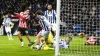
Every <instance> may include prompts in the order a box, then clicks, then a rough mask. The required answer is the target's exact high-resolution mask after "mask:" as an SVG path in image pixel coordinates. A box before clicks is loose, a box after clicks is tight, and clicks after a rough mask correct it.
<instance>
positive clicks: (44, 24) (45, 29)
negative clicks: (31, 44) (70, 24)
mask: <svg viewBox="0 0 100 56" xmlns="http://www.w3.org/2000/svg"><path fill="white" fill-rule="evenodd" d="M36 14H37V16H36V19H38V23H39V24H40V26H41V28H42V30H41V31H40V32H39V33H38V34H37V36H36V43H37V49H39V48H40V46H41V45H40V37H41V36H43V37H44V38H45V42H47V38H48V35H49V32H50V28H49V26H52V25H51V24H50V23H49V22H48V20H47V19H46V17H45V16H44V15H43V12H42V11H41V10H39V11H37V12H36Z"/></svg>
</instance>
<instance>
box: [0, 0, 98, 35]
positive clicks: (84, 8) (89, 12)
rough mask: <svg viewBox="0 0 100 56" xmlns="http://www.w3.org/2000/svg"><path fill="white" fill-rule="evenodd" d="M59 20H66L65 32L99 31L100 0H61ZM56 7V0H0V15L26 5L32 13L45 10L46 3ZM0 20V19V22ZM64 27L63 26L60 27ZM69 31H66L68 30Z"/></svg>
mask: <svg viewBox="0 0 100 56" xmlns="http://www.w3.org/2000/svg"><path fill="white" fill-rule="evenodd" d="M61 3H62V4H61V21H62V22H66V26H67V28H66V30H62V32H63V33H62V34H65V32H64V31H66V32H71V33H78V32H85V33H87V34H98V33H100V9H99V8H100V6H99V5H100V1H99V0H62V2H61ZM48 4H52V5H53V8H54V9H55V8H56V0H0V17H1V18H2V14H3V13H4V12H5V11H9V12H10V13H14V12H17V13H19V12H21V11H24V9H25V8H26V7H29V8H30V9H31V13H34V12H35V11H37V10H38V9H41V10H43V11H44V10H46V9H47V5H48ZM1 22H2V20H1V19H0V24H1ZM77 26H78V27H77ZM61 28H63V29H65V27H61ZM67 29H68V30H69V29H70V30H69V31H68V30H67Z"/></svg>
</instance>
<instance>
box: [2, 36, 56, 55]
mask: <svg viewBox="0 0 100 56" xmlns="http://www.w3.org/2000/svg"><path fill="white" fill-rule="evenodd" d="M13 39H14V40H10V41H9V40H8V39H7V37H6V36H0V56H54V51H53V50H49V51H47V50H46V51H43V50H41V51H36V50H32V49H31V48H30V47H28V41H27V39H26V37H25V36H24V37H23V39H24V42H25V46H24V47H21V44H20V41H19V39H18V37H17V36H13ZM31 39H32V40H34V39H35V37H33V36H31Z"/></svg>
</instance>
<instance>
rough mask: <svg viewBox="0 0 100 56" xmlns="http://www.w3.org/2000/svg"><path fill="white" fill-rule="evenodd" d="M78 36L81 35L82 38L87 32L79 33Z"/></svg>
mask: <svg viewBox="0 0 100 56" xmlns="http://www.w3.org/2000/svg"><path fill="white" fill-rule="evenodd" d="M78 36H79V37H80V38H84V37H86V36H85V33H83V32H81V33H79V34H78Z"/></svg>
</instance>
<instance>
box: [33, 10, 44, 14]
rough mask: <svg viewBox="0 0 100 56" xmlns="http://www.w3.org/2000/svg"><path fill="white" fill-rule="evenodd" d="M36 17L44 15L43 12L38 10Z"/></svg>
mask: <svg viewBox="0 0 100 56" xmlns="http://www.w3.org/2000/svg"><path fill="white" fill-rule="evenodd" d="M35 14H36V15H44V14H43V12H42V11H41V10H38V11H37V12H36V13H35Z"/></svg>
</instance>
